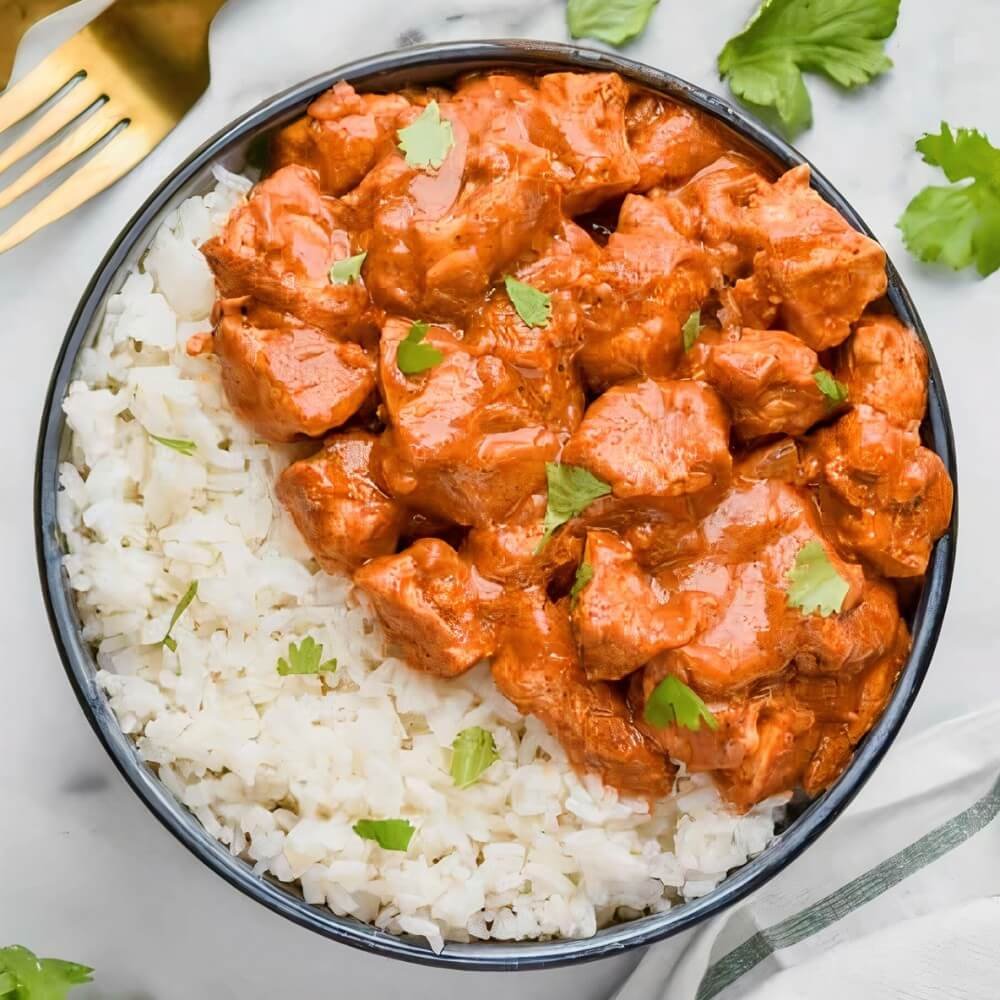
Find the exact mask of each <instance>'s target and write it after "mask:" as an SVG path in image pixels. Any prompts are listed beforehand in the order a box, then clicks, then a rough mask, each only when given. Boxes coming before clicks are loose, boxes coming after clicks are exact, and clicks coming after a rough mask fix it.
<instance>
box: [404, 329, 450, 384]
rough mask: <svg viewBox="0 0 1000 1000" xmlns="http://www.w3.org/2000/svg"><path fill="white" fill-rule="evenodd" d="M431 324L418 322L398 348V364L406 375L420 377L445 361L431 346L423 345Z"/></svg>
mask: <svg viewBox="0 0 1000 1000" xmlns="http://www.w3.org/2000/svg"><path fill="white" fill-rule="evenodd" d="M429 329H430V324H428V323H423V322H421V321H419V320H418V321H417V322H416V323H414V324H413V325H412V326H411V327H410V332H409V333H408V334H407V335H406V337H405V338H404V339H403V340H401V341H400V342H399V347H397V348H396V364H397V365H398V366H399V370H400V371H401V372H402V373H403V374H404V375H419V374H420V373H421V372H425V371H427V370H428V369H429V368H433V367H434V366H435V365H439V364H441V362H442V361H444V355H443V354H442V353H441V352H440V351H439V350H438V349H437V348H436V347H431V345H430V344H425V343H423V339H424V337H426V336H427V331H428V330H429Z"/></svg>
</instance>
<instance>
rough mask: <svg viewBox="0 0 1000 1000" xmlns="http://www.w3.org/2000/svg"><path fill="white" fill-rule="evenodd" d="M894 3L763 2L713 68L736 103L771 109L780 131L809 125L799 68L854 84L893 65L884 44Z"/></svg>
mask: <svg viewBox="0 0 1000 1000" xmlns="http://www.w3.org/2000/svg"><path fill="white" fill-rule="evenodd" d="M899 2H900V0H764V2H763V3H762V4H761V5H760V8H759V9H758V11H757V13H756V14H755V15H754V16H753V17H752V18H751V20H750V22H749V23H748V24H747V26H746V28H745V29H744V30H743V31H742V33H740V34H739V35H736V36H735V37H734V38H731V39H730V40H729V41H728V42H727V43H726V45H725V48H723V50H722V52H721V53H720V54H719V73H720V74H721V75H722V77H723V78H727V77H728V79H729V86H730V88H731V89H732V91H733V93H734V94H735V95H736V96H737V97H738V98H739V99H740V100H741V101H743V102H745V103H747V104H751V105H755V106H757V107H764V108H774V109H775V110H776V111H777V113H778V117H779V118H780V119H781V121H782V123H783V125H784V127H785V129H786V130H787V131H788V132H790V133H795V132H799V131H801V130H802V129H804V128H807V127H808V126H809V125H811V124H812V104H811V102H810V100H809V93H808V91H807V90H806V87H805V81H804V80H803V79H802V71H803V70H806V71H810V72H814V73H823V74H824V75H826V76H828V77H829V78H830V79H831V80H833V81H834V82H835V83H838V84H840V86H842V87H859V86H861V85H862V84H865V83H868V82H869V81H871V80H872V79H873V78H874V77H876V76H878V75H879V74H880V73H884V72H885V71H886V70H888V69H890V68H891V66H892V60H890V59H889V57H888V56H887V55H886V54H885V51H884V43H885V39H887V38H888V37H889V36H890V35H891V34H892V33H893V31H895V30H896V21H897V19H898V17H899Z"/></svg>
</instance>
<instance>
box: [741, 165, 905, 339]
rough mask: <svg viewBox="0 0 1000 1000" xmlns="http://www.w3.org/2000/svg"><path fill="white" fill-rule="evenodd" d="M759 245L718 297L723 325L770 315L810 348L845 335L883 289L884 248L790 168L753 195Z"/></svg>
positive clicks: (805, 174)
mask: <svg viewBox="0 0 1000 1000" xmlns="http://www.w3.org/2000/svg"><path fill="white" fill-rule="evenodd" d="M749 217H750V219H751V220H752V222H753V223H754V224H755V225H756V227H757V234H758V235H757V239H758V245H759V247H760V249H759V250H758V252H757V254H756V255H755V257H754V260H753V275H752V276H751V277H749V278H745V279H743V280H742V281H739V282H738V283H737V284H736V286H735V287H734V288H732V289H731V290H728V292H727V293H726V294H725V295H724V296H723V300H724V305H725V310H724V320H725V325H729V326H753V327H769V326H771V325H772V321H774V320H777V322H778V324H779V325H780V326H781V327H782V328H783V329H785V330H788V331H790V332H791V333H794V334H795V335H796V336H798V337H801V338H802V340H804V341H805V342H806V343H807V344H808V345H809V346H810V347H811V348H812V349H813V350H814V351H823V350H826V349H827V348H830V347H836V346H837V344H840V343H842V342H843V341H844V340H846V339H847V337H848V335H849V334H850V332H851V324H852V323H854V322H856V321H857V320H858V319H859V318H860V316H861V314H862V313H863V312H864V310H865V308H866V307H867V306H868V305H869V303H871V302H874V301H875V300H876V299H877V298H879V297H880V296H882V295H884V294H885V290H886V276H885V251H884V250H883V249H882V248H881V247H880V246H879V245H878V244H877V243H876V242H875V241H874V240H872V239H870V238H869V237H867V236H865V235H863V234H862V233H859V232H857V230H855V229H852V228H851V226H850V225H849V224H848V223H847V221H846V220H845V219H844V217H843V216H842V215H841V214H840V213H839V212H838V211H837V210H836V209H834V208H833V207H832V206H830V205H828V204H827V203H826V202H825V201H824V200H823V199H822V198H821V197H820V196H819V195H818V194H817V193H816V192H815V191H813V190H812V189H811V188H810V187H809V168H808V166H805V165H803V166H801V167H795V168H794V169H793V170H789V171H788V172H787V173H786V174H784V175H783V176H782V177H781V178H780V179H779V180H778V181H777V183H775V184H773V185H769V186H767V187H765V188H764V189H762V190H761V191H760V192H759V193H758V194H756V196H755V197H754V198H753V199H752V200H751V204H750V212H749Z"/></svg>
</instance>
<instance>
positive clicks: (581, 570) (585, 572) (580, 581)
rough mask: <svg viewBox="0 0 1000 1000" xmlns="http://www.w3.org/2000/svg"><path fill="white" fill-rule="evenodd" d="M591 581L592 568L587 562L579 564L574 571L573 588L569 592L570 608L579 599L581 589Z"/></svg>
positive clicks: (592, 575) (592, 577)
mask: <svg viewBox="0 0 1000 1000" xmlns="http://www.w3.org/2000/svg"><path fill="white" fill-rule="evenodd" d="M593 579H594V567H593V566H591V565H590V563H588V562H585V563H580V565H579V566H578V567H577V570H576V579H575V580H574V581H573V586H572V588H570V592H569V600H570V606H571V607H572V606H575V605H576V602H577V601H578V600H579V599H580V594H581V593H583V588H584V587H586V586H587V584H588V583H590V581H591V580H593Z"/></svg>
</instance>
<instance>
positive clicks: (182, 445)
mask: <svg viewBox="0 0 1000 1000" xmlns="http://www.w3.org/2000/svg"><path fill="white" fill-rule="evenodd" d="M149 436H150V437H151V438H152V439H153V440H154V441H155V442H156V443H157V444H162V445H163V446H164V447H165V448H172V449H173V450H174V451H179V452H180V453H181V454H182V455H186V456H187V457H188V458H190V457H191V456H192V455H193V454H194V453H195V452H196V451H197V450H198V446H197V445H196V444H195V443H194V441H185V440H183V439H182V438H168V437H160V435H159V434H150V435H149Z"/></svg>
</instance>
